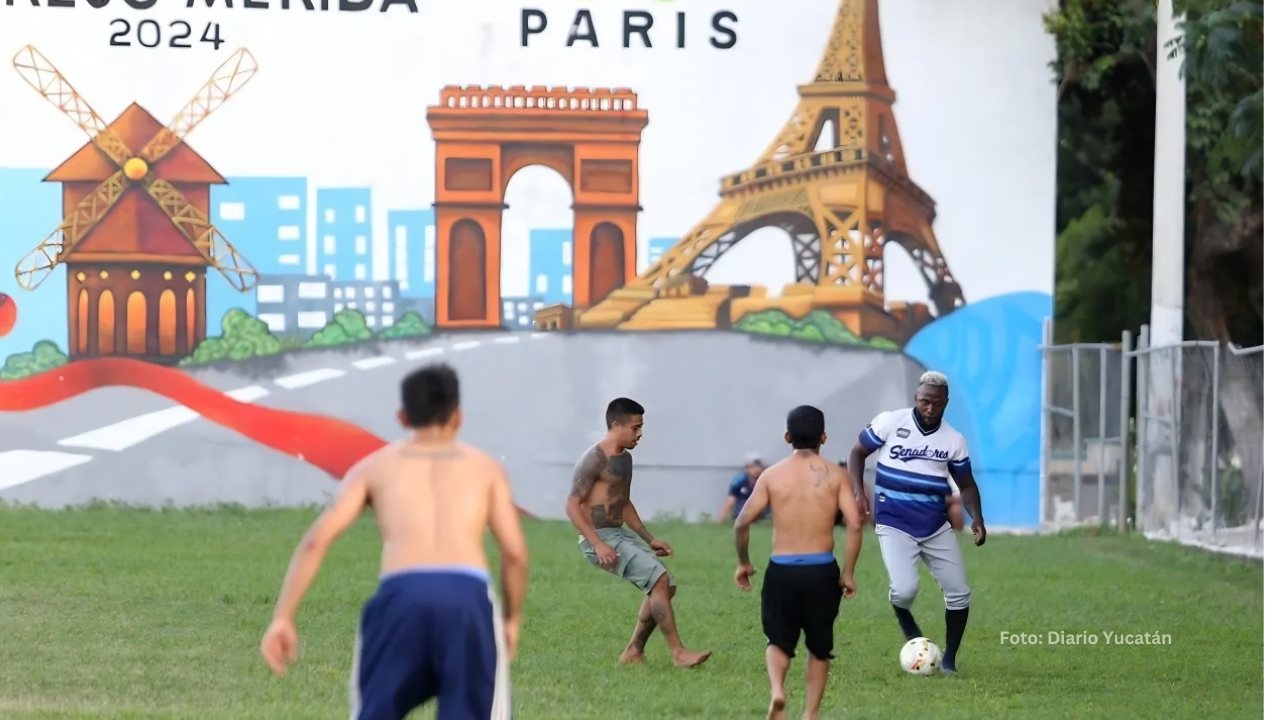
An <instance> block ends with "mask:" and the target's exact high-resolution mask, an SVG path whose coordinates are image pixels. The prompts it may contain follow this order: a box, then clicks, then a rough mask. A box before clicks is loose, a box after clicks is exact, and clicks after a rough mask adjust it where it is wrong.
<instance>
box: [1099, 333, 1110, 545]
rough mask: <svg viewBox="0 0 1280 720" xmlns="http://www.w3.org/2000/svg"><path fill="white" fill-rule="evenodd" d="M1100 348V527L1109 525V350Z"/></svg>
mask: <svg viewBox="0 0 1280 720" xmlns="http://www.w3.org/2000/svg"><path fill="white" fill-rule="evenodd" d="M1108 349H1109V348H1098V374H1099V378H1098V380H1099V382H1098V526H1099V527H1106V525H1107V350H1108Z"/></svg>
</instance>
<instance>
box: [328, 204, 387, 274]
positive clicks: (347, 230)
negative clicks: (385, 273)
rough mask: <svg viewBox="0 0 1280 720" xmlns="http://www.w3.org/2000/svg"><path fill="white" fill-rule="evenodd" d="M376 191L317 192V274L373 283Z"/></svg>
mask: <svg viewBox="0 0 1280 720" xmlns="http://www.w3.org/2000/svg"><path fill="white" fill-rule="evenodd" d="M372 209H373V191H372V190H370V189H369V188H320V189H318V190H316V271H317V273H318V274H320V275H327V276H328V277H329V279H330V280H343V281H350V280H357V281H362V280H372V279H373V276H374V273H373V242H372V238H373V219H372V218H373V212H372Z"/></svg>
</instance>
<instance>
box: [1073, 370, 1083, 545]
mask: <svg viewBox="0 0 1280 720" xmlns="http://www.w3.org/2000/svg"><path fill="white" fill-rule="evenodd" d="M1079 373H1080V346H1079V345H1072V346H1071V455H1072V465H1073V466H1074V468H1073V473H1074V476H1075V477H1074V479H1075V487H1074V489H1073V495H1074V499H1073V503H1074V506H1073V511H1074V512H1075V516H1076V517H1075V520H1076V521H1077V522H1079V521H1080V490H1081V480H1080V378H1079V377H1078V376H1079Z"/></svg>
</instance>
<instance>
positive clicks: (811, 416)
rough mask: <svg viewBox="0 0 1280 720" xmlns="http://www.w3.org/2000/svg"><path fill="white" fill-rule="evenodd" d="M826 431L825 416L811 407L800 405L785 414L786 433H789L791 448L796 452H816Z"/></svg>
mask: <svg viewBox="0 0 1280 720" xmlns="http://www.w3.org/2000/svg"><path fill="white" fill-rule="evenodd" d="M826 431H827V420H826V416H824V415H823V414H822V411H821V410H819V409H818V408H816V407H814V406H812V405H801V406H800V407H798V408H795V409H794V410H792V411H791V412H789V413H787V432H789V433H791V447H792V448H794V449H796V450H817V449H818V446H819V445H821V444H822V433H824V432H826Z"/></svg>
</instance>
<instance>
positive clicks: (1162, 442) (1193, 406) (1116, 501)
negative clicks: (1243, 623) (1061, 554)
mask: <svg viewBox="0 0 1280 720" xmlns="http://www.w3.org/2000/svg"><path fill="white" fill-rule="evenodd" d="M1051 338H1052V335H1051V331H1050V329H1049V326H1048V325H1047V324H1046V329H1045V343H1044V345H1043V350H1044V353H1045V355H1044V384H1045V390H1044V398H1043V400H1044V433H1043V436H1044V440H1043V443H1044V447H1043V467H1042V473H1041V477H1042V479H1041V483H1042V488H1041V490H1042V492H1041V498H1042V510H1041V520H1042V525H1044V526H1045V527H1046V528H1060V527H1070V526H1075V525H1104V526H1109V527H1120V528H1124V529H1130V528H1136V529H1137V530H1140V531H1142V532H1143V533H1145V534H1147V535H1149V536H1153V537H1166V538H1172V539H1175V540H1177V541H1179V542H1183V543H1188V544H1195V545H1203V546H1207V547H1213V548H1217V549H1220V550H1224V551H1231V552H1237V553H1242V554H1249V555H1257V556H1261V554H1262V347H1261V346H1259V347H1256V348H1246V349H1240V348H1236V347H1233V346H1229V345H1228V346H1223V345H1220V344H1219V343H1216V342H1211V341H1188V342H1182V343H1177V344H1175V345H1169V346H1163V347H1155V348H1152V347H1149V343H1148V340H1147V330H1146V328H1145V327H1144V328H1143V331H1142V333H1141V334H1140V335H1139V337H1138V342H1137V347H1133V344H1132V342H1131V338H1130V336H1129V334H1128V333H1125V336H1124V338H1123V339H1122V341H1121V343H1120V344H1119V345H1107V344H1074V345H1052V344H1051Z"/></svg>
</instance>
